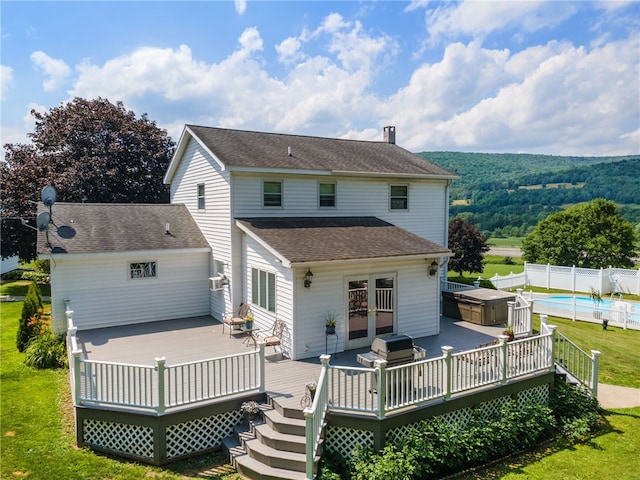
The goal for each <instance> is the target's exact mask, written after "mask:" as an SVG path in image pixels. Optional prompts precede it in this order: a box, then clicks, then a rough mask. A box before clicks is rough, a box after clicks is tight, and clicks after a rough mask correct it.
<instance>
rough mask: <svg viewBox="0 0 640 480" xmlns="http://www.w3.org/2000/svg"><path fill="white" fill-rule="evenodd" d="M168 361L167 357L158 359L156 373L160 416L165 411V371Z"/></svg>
mask: <svg viewBox="0 0 640 480" xmlns="http://www.w3.org/2000/svg"><path fill="white" fill-rule="evenodd" d="M166 361H167V359H166V358H165V357H157V358H156V372H157V375H158V415H162V414H163V413H164V410H165V398H164V377H165V375H164V370H165V363H166Z"/></svg>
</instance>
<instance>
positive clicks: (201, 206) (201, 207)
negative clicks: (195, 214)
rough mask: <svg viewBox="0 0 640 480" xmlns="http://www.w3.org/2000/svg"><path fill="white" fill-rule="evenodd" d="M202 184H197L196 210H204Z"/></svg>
mask: <svg viewBox="0 0 640 480" xmlns="http://www.w3.org/2000/svg"><path fill="white" fill-rule="evenodd" d="M204 205H205V202H204V183H199V184H198V210H204Z"/></svg>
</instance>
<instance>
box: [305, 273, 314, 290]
mask: <svg viewBox="0 0 640 480" xmlns="http://www.w3.org/2000/svg"><path fill="white" fill-rule="evenodd" d="M311 280H313V273H312V272H311V270H310V269H309V270H307V273H305V274H304V288H310V287H311Z"/></svg>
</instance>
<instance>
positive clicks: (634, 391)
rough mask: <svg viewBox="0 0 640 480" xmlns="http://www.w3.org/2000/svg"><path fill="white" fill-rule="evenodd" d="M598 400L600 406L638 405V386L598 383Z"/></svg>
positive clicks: (639, 405)
mask: <svg viewBox="0 0 640 480" xmlns="http://www.w3.org/2000/svg"><path fill="white" fill-rule="evenodd" d="M598 401H599V402H600V405H601V406H602V408H604V409H606V410H608V409H610V408H633V407H640V388H630V387H619V386H617V385H607V384H604V383H599V384H598Z"/></svg>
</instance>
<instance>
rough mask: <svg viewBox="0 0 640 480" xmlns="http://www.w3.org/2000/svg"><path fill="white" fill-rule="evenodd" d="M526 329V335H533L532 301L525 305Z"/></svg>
mask: <svg viewBox="0 0 640 480" xmlns="http://www.w3.org/2000/svg"><path fill="white" fill-rule="evenodd" d="M527 329H528V330H527V332H528V335H529V336H531V335H533V302H529V306H528V307H527Z"/></svg>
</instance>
